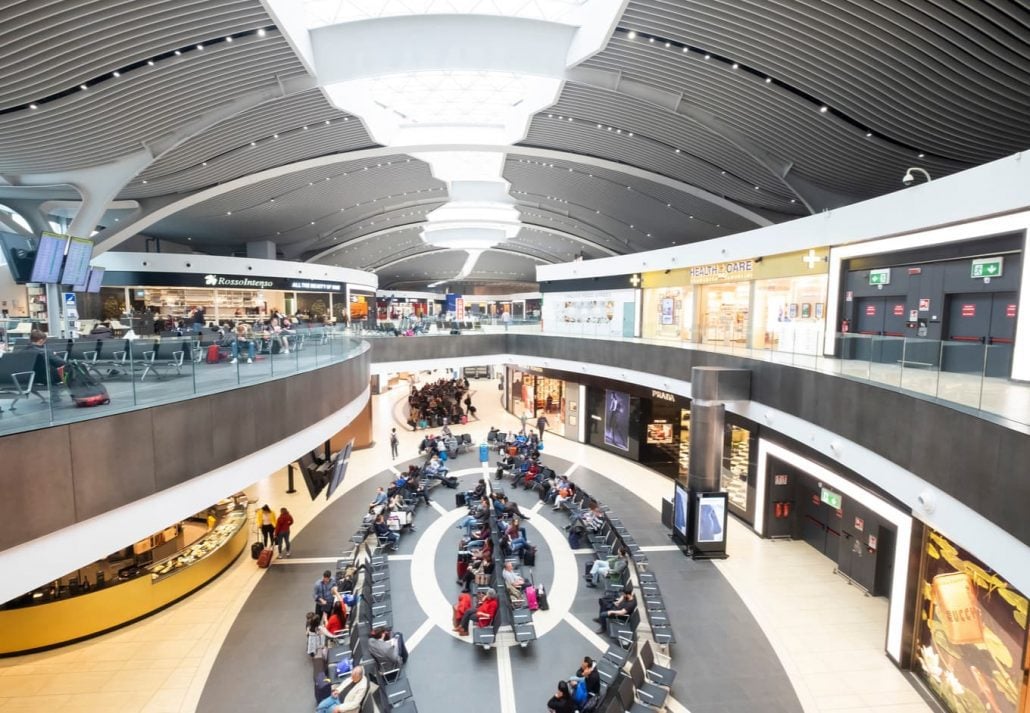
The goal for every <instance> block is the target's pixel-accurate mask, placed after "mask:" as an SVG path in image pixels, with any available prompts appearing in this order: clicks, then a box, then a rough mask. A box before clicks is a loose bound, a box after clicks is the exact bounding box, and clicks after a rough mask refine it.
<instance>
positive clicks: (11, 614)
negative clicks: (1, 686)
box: [0, 524, 248, 655]
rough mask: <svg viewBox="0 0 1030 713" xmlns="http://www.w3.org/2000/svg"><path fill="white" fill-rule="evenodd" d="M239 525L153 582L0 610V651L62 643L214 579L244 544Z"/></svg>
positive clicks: (129, 618) (130, 617)
mask: <svg viewBox="0 0 1030 713" xmlns="http://www.w3.org/2000/svg"><path fill="white" fill-rule="evenodd" d="M247 540H248V528H247V526H246V524H244V525H243V526H242V527H240V529H239V530H238V531H237V532H236V534H235V535H233V536H232V537H231V538H229V540H228V541H227V542H226V543H225V544H223V545H222V546H221V547H219V548H218V549H217V550H215V551H214V552H212V553H211V554H209V555H208V556H207V557H204V558H203V559H201V560H199V561H197V562H195V563H194V564H192V565H190V566H188V567H184V568H182V569H180V570H179V571H177V572H176V573H175V574H171V575H168V576H167V577H164V578H163V579H159V580H157V581H154V580H153V579H152V578H151V577H150V575H144V576H141V577H137V578H135V579H132V580H129V581H128V582H124V583H122V584H113V585H110V586H108V587H105V588H104V589H100V590H98V591H95V592H90V593H89V594H81V595H79V596H75V597H69V598H68V599H62V600H60V601H56V602H51V603H49V604H40V605H38V606H33V607H24V608H21V609H10V610H5V611H0V632H3V635H2V636H0V655H4V654H12V653H18V652H20V651H30V650H32V649H38V648H43V647H46V646H54V645H56V644H63V643H65V642H68V641H74V640H75V639H81V638H83V637H85V636H90V635H93V634H97V633H99V632H102V631H106V630H108V629H112V628H114V627H116V626H119V625H121V624H125V623H126V622H129V621H132V620H133V619H138V618H139V617H142V616H145V615H147V614H151V613H153V612H155V611H157V610H158V609H160V608H161V607H163V606H166V605H167V604H170V603H172V602H174V601H175V600H176V599H179V598H180V597H183V596H185V595H186V594H189V593H190V592H192V591H193V590H194V589H197V588H198V587H200V586H201V585H203V584H206V583H207V582H208V581H210V580H211V579H214V577H215V576H217V575H218V574H219V573H220V572H221V571H222V570H223V569H225V568H226V567H227V566H228V565H229V564H230V563H231V562H232V561H233V560H234V559H236V557H237V556H238V555H239V554H240V552H242V551H243V549H244V547H246V545H247Z"/></svg>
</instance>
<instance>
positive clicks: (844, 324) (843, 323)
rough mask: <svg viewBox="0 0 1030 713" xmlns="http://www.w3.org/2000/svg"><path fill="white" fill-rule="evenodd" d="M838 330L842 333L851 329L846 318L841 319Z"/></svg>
mask: <svg viewBox="0 0 1030 713" xmlns="http://www.w3.org/2000/svg"><path fill="white" fill-rule="evenodd" d="M840 331H841V332H843V333H844V334H847V333H848V332H850V331H851V322H850V321H848V320H846V319H845V320H841V323H840Z"/></svg>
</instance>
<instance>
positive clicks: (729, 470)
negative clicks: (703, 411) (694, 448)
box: [720, 423, 751, 511]
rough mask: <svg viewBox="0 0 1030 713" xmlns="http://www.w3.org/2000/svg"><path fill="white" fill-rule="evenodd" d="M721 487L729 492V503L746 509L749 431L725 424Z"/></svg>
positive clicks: (749, 457) (749, 464)
mask: <svg viewBox="0 0 1030 713" xmlns="http://www.w3.org/2000/svg"><path fill="white" fill-rule="evenodd" d="M722 459H723V463H722V482H721V483H720V486H721V489H722V490H725V491H726V492H727V493H728V494H729V501H730V505H732V506H734V507H736V508H738V509H740V510H742V511H746V510H747V481H748V474H749V472H750V467H751V432H750V431H749V430H748V429H746V428H741V427H740V426H734V425H731V424H728V423H727V424H726V439H725V441H724V443H723V452H722Z"/></svg>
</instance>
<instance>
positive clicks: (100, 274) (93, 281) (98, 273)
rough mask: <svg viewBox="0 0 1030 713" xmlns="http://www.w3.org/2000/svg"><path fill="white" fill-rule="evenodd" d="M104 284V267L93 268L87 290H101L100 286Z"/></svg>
mask: <svg viewBox="0 0 1030 713" xmlns="http://www.w3.org/2000/svg"><path fill="white" fill-rule="evenodd" d="M102 284H104V268H102V267H94V268H92V269H91V270H90V271H89V280H88V281H87V283H86V292H100V286H101V285H102Z"/></svg>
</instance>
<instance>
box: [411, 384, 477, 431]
mask: <svg viewBox="0 0 1030 713" xmlns="http://www.w3.org/2000/svg"><path fill="white" fill-rule="evenodd" d="M475 417H476V407H475V406H473V405H472V391H471V390H470V388H469V380H468V379H438V380H437V381H434V382H431V383H428V384H425V385H423V386H422V387H419V386H417V385H415V384H412V386H411V393H409V394H408V425H409V426H411V429H412V430H413V431H414V430H418V429H425V428H440V427H442V426H448V425H453V424H457V423H467V422H468V419H470V418H475Z"/></svg>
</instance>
